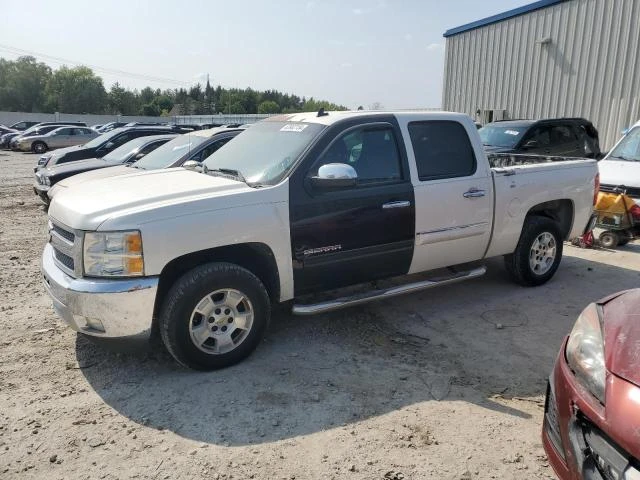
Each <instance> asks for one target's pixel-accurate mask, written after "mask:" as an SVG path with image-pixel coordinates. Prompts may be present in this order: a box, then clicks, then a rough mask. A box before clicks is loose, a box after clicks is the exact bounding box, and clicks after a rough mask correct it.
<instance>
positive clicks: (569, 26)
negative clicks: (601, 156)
mask: <svg viewBox="0 0 640 480" xmlns="http://www.w3.org/2000/svg"><path fill="white" fill-rule="evenodd" d="M444 37H445V38H446V54H445V71H444V91H443V101H442V105H443V108H444V109H445V110H452V111H458V112H465V113H467V114H469V115H471V116H472V117H474V118H476V120H477V121H479V122H481V123H486V122H489V121H492V120H500V119H514V118H518V119H521V118H531V119H539V118H550V117H584V118H587V119H589V120H591V121H592V122H593V123H594V124H595V126H596V128H597V129H598V131H599V132H600V143H601V147H602V149H603V150H605V149H609V148H611V147H612V146H613V144H614V143H615V141H616V140H617V139H618V138H619V137H620V133H621V131H622V130H624V129H625V128H627V127H628V126H630V125H632V124H633V123H635V122H636V121H637V120H640V0H541V1H537V2H535V3H532V4H530V5H526V6H524V7H520V8H516V9H514V10H510V11H508V12H505V13H502V14H499V15H495V16H493V17H488V18H485V19H482V20H478V21H477V22H473V23H469V24H467V25H462V26H461V27H457V28H452V29H450V30H448V31H447V32H445V33H444Z"/></svg>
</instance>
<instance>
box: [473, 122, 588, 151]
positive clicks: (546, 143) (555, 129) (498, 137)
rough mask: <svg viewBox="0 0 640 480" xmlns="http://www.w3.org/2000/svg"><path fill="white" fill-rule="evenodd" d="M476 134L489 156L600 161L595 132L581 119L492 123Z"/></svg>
mask: <svg viewBox="0 0 640 480" xmlns="http://www.w3.org/2000/svg"><path fill="white" fill-rule="evenodd" d="M479 132H480V138H481V139H482V144H483V145H484V147H485V150H486V151H487V152H489V153H526V154H534V155H549V156H560V157H586V158H596V159H598V158H600V157H601V152H600V140H599V137H598V131H597V130H596V128H595V127H594V126H593V124H592V123H591V122H589V121H588V120H585V119H583V118H554V119H547V120H509V121H501V122H492V123H488V124H486V125H485V126H484V127H482V128H481V129H480V130H479Z"/></svg>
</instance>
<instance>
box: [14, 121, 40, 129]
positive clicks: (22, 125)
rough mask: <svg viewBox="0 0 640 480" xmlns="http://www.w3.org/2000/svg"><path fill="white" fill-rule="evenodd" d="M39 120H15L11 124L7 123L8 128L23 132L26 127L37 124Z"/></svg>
mask: <svg viewBox="0 0 640 480" xmlns="http://www.w3.org/2000/svg"><path fill="white" fill-rule="evenodd" d="M39 123H40V122H27V121H22V122H16V123H14V124H13V125H9V128H11V129H13V130H18V131H20V132H24V131H25V130H26V129H28V128H31V127H33V126H34V125H38V124H39Z"/></svg>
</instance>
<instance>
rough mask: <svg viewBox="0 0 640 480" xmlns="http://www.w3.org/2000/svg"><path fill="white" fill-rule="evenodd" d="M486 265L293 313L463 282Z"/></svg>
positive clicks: (297, 308)
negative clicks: (437, 278)
mask: <svg viewBox="0 0 640 480" xmlns="http://www.w3.org/2000/svg"><path fill="white" fill-rule="evenodd" d="M486 271H487V269H486V267H478V268H474V269H473V270H469V271H466V272H459V273H456V274H454V275H452V276H450V277H445V278H442V279H439V280H436V279H434V280H423V281H420V282H414V283H408V284H406V285H400V286H398V287H391V288H385V289H382V290H373V291H370V292H364V293H360V294H357V295H353V296H350V297H341V298H336V299H335V300H330V301H328V302H320V303H312V304H308V305H294V306H293V309H292V313H293V314H294V315H316V314H318V313H324V312H331V311H333V310H338V309H341V308H347V307H353V306H355V305H360V304H361V303H367V302H371V301H372V300H379V299H382V298H392V297H397V296H398V295H404V294H405V293H413V292H419V291H421V290H427V289H429V288H434V287H440V286H442V285H449V284H451V283H457V282H462V281H463V280H471V279H472V278H477V277H481V276H482V275H484V274H485V273H486Z"/></svg>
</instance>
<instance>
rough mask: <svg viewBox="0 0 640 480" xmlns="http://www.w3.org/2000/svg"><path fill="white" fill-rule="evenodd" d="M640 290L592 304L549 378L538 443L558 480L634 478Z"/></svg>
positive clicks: (637, 469)
mask: <svg viewBox="0 0 640 480" xmlns="http://www.w3.org/2000/svg"><path fill="white" fill-rule="evenodd" d="M638 311H640V289H634V290H628V291H625V292H620V293H616V294H613V295H611V296H609V297H606V298H604V299H602V300H600V301H598V302H595V303H592V304H590V305H589V306H588V307H587V308H586V309H585V310H584V311H583V312H582V314H581V315H580V316H579V317H578V320H577V321H576V323H575V325H574V327H573V330H572V331H571V334H570V335H569V336H568V337H567V338H566V339H565V341H564V343H563V345H562V348H561V349H560V352H559V354H558V358H557V360H556V364H555V367H554V369H553V372H552V374H551V378H550V379H549V386H548V388H547V399H546V402H545V415H544V426H543V430H542V440H543V444H544V449H545V451H546V452H547V456H548V458H549V463H550V464H551V466H552V467H553V469H554V470H555V472H556V475H557V476H558V477H559V478H560V479H561V480H579V479H584V480H613V479H618V480H632V479H636V478H640V441H639V437H638V435H639V433H640V368H638V365H639V359H638V352H639V350H638V346H639V345H640V322H638Z"/></svg>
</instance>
